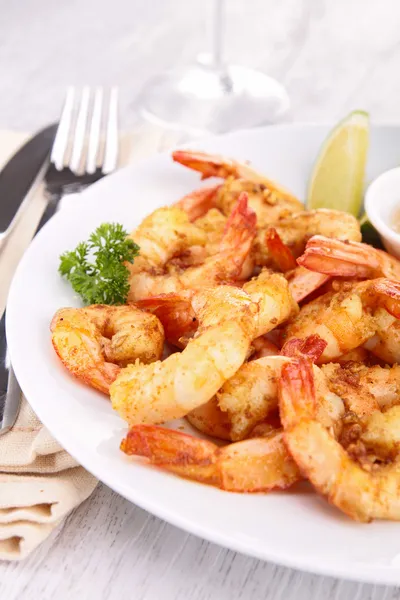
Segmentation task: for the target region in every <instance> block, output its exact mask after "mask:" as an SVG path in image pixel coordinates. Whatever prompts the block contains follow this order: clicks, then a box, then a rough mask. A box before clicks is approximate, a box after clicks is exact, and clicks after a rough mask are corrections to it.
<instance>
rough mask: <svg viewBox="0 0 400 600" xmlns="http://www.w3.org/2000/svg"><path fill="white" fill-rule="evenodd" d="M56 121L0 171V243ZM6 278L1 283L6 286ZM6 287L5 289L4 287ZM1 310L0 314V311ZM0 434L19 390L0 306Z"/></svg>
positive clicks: (41, 166)
mask: <svg viewBox="0 0 400 600" xmlns="http://www.w3.org/2000/svg"><path fill="white" fill-rule="evenodd" d="M56 133H57V124H55V125H51V126H49V127H46V129H43V130H42V131H40V132H39V133H38V134H36V135H35V136H34V137H33V138H31V139H30V140H29V141H28V142H27V143H26V144H25V145H24V146H23V147H22V148H21V149H20V150H19V151H17V152H16V154H14V156H13V157H12V158H11V159H10V160H9V162H8V163H7V164H6V166H5V167H4V169H3V170H2V171H1V172H0V245H1V242H2V241H3V242H4V241H5V239H6V238H7V237H8V236H9V235H10V233H11V231H12V230H13V228H14V225H15V223H16V221H17V220H18V216H19V214H20V213H21V212H22V211H23V208H24V205H25V204H26V203H27V202H29V201H30V199H31V198H32V196H33V195H34V194H35V193H38V192H39V193H40V192H42V183H43V180H44V177H45V175H46V172H47V170H48V167H49V165H50V152H51V148H52V146H53V142H54V139H55V136H56ZM9 284H10V282H9V281H5V282H4V281H3V282H2V285H3V286H4V285H6V286H7V287H9ZM7 291H8V290H7ZM2 313H3V314H2ZM0 314H2V318H1V320H0V435H2V434H4V433H6V432H7V431H9V430H10V429H11V427H12V426H13V425H14V423H15V420H16V418H17V416H18V413H19V407H20V403H21V398H22V391H21V388H20V387H19V384H18V382H17V379H16V377H15V375H14V371H13V369H12V366H11V363H10V360H9V358H8V353H7V340H6V333H5V326H6V312H5V310H4V308H3V307H0Z"/></svg>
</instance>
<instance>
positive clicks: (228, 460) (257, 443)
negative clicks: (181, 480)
mask: <svg viewBox="0 0 400 600" xmlns="http://www.w3.org/2000/svg"><path fill="white" fill-rule="evenodd" d="M121 450H122V451H123V452H125V454H128V455H136V456H144V457H146V458H148V459H149V461H150V463H151V464H153V465H155V466H157V467H159V468H161V469H165V470H167V471H170V472H172V473H175V474H177V475H180V476H182V477H186V478H188V479H193V480H195V481H199V482H202V483H207V484H209V485H214V486H217V487H219V488H221V489H223V490H228V491H231V492H268V491H270V490H273V489H286V488H288V487H289V486H291V485H292V484H293V483H295V482H296V481H298V480H299V479H300V474H299V471H298V468H297V466H296V464H295V463H294V461H293V460H292V458H291V457H290V456H289V453H288V451H287V450H286V447H285V444H284V443H283V438H282V432H281V431H279V430H278V431H273V432H270V433H269V434H268V435H267V436H266V437H258V438H252V439H249V440H244V441H243V442H237V443H236V444H229V445H227V446H224V447H222V448H221V447H219V446H217V445H215V444H213V443H212V442H209V441H207V440H201V439H199V438H196V437H192V436H190V435H187V434H185V433H180V432H178V431H173V430H171V429H164V428H163V427H155V426H151V425H150V426H149V425H136V426H135V427H132V428H131V429H130V431H129V432H128V434H127V436H126V438H125V439H124V440H123V441H122V443H121Z"/></svg>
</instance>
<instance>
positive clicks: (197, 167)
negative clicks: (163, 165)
mask: <svg viewBox="0 0 400 600" xmlns="http://www.w3.org/2000/svg"><path fill="white" fill-rule="evenodd" d="M172 159H173V160H174V161H175V162H178V163H180V164H181V165H183V166H185V167H188V168H189V169H192V170H193V171H198V172H199V173H201V178H202V179H208V178H209V177H221V178H223V179H225V178H226V177H228V176H229V175H235V174H236V169H235V168H234V165H233V164H232V165H230V163H229V161H228V160H227V159H225V158H223V157H221V156H218V155H213V154H207V153H206V152H199V151H193V150H175V152H173V153H172Z"/></svg>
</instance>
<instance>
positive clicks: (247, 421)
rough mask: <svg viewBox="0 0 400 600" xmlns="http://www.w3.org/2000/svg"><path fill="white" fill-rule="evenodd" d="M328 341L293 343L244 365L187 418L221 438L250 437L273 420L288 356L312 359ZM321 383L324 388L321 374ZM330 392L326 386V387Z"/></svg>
mask: <svg viewBox="0 0 400 600" xmlns="http://www.w3.org/2000/svg"><path fill="white" fill-rule="evenodd" d="M324 347H325V342H323V340H321V339H320V338H318V336H310V338H308V339H307V340H292V341H291V342H289V344H288V345H287V346H286V347H284V348H282V355H281V356H277V354H279V350H277V352H276V353H275V356H267V357H263V358H259V359H255V360H251V361H250V362H248V363H245V364H244V365H242V366H241V367H240V369H238V370H237V371H236V373H235V374H234V375H233V377H231V378H230V379H228V381H226V382H225V383H224V385H223V386H222V387H221V389H220V390H219V391H218V393H217V395H216V396H215V397H213V398H212V399H211V400H209V401H208V402H207V403H206V404H203V405H202V406H200V407H198V408H196V409H195V410H193V411H192V412H190V413H189V414H188V415H187V419H188V421H189V422H190V423H191V424H192V425H194V426H195V427H196V428H197V429H199V430H200V431H202V432H203V433H206V434H208V435H212V436H214V437H217V438H221V439H229V440H232V441H239V440H242V439H244V438H246V437H248V436H249V434H250V433H251V432H252V431H253V430H254V427H255V426H257V425H259V424H260V423H261V422H263V421H265V419H270V418H271V416H273V414H274V412H275V411H276V410H277V408H278V390H277V378H278V375H279V373H280V369H281V366H282V365H283V364H285V362H287V361H288V360H289V358H287V357H292V356H307V357H309V358H311V359H312V360H315V359H316V358H318V356H319V355H320V354H321V353H322V352H323V350H324ZM317 376H318V378H319V379H318V381H320V384H321V386H323V385H324V383H323V377H322V376H321V374H320V373H318V375H317ZM323 389H324V393H325V392H326V391H327V390H326V386H325V387H324V388H323Z"/></svg>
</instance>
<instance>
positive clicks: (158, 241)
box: [128, 206, 206, 274]
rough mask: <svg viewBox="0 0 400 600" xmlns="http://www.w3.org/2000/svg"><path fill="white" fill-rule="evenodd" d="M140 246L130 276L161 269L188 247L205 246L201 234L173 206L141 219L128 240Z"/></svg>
mask: <svg viewBox="0 0 400 600" xmlns="http://www.w3.org/2000/svg"><path fill="white" fill-rule="evenodd" d="M129 237H131V238H132V239H133V240H135V243H136V244H138V245H139V246H140V255H139V256H138V257H137V258H136V259H135V262H134V263H133V264H132V265H128V268H129V270H130V271H131V273H132V274H134V273H138V272H141V271H142V270H151V269H160V268H163V267H164V266H165V265H166V264H167V262H168V260H170V259H171V258H172V257H173V256H175V255H176V254H179V253H181V252H183V251H184V250H186V249H187V248H189V247H190V246H195V245H196V246H204V244H205V243H206V236H205V234H204V232H203V231H202V230H201V229H199V228H198V227H196V225H194V224H192V223H191V222H190V220H189V217H188V215H187V214H186V212H185V211H184V210H182V209H180V208H177V207H174V206H166V207H163V208H158V209H157V210H155V211H154V212H152V213H151V214H150V215H149V216H148V217H146V218H145V219H143V221H142V222H141V224H140V225H139V227H138V228H137V229H135V230H134V231H133V232H132V233H131V234H130V236H129Z"/></svg>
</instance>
